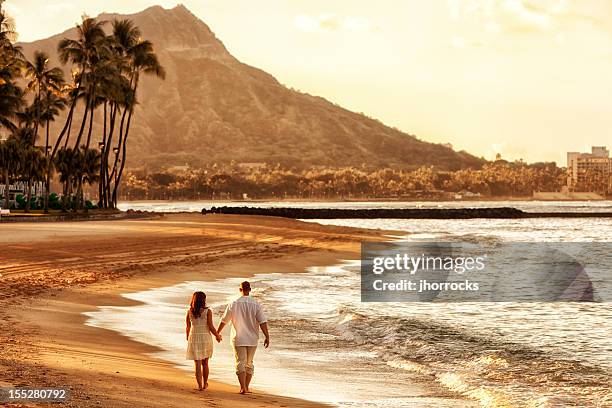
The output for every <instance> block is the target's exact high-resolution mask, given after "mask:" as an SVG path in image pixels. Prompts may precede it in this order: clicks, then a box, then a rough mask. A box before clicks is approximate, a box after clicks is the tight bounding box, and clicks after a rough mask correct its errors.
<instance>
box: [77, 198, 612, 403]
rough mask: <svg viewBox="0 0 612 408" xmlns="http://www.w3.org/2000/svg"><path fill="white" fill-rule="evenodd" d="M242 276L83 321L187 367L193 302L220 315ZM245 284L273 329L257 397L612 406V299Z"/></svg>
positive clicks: (417, 228) (194, 285)
mask: <svg viewBox="0 0 612 408" xmlns="http://www.w3.org/2000/svg"><path fill="white" fill-rule="evenodd" d="M248 204H249V205H253V204H254V203H248ZM268 204H270V203H268ZM280 204H282V205H283V206H286V205H288V203H280ZM291 204H292V205H298V203H291ZM438 204H439V203H404V204H403V205H401V204H400V203H345V202H342V203H325V204H322V203H314V204H313V203H309V204H308V206H311V207H317V206H326V207H329V206H333V207H342V208H380V207H384V208H387V207H388V206H390V205H391V206H414V205H421V206H437V205H438ZM454 204H455V205H459V204H462V205H465V203H454ZM475 204H478V206H514V207H517V208H521V209H524V210H526V211H529V210H531V211H576V210H581V211H606V210H608V211H609V210H610V209H612V203H611V202H596V203H582V202H581V203H557V204H554V203H537V202H523V203H520V205H517V203H516V202H507V203H506V202H504V203H500V202H494V203H486V204H482V203H468V206H475ZM128 205H131V204H128ZM138 205H140V206H141V207H136V206H135V205H134V206H133V207H132V208H140V209H145V207H144V206H145V204H138ZM185 205H188V206H189V205H193V203H192V204H184V203H169V204H164V203H157V204H151V203H146V206H147V207H146V208H147V209H155V210H158V211H159V210H161V209H169V208H172V209H174V210H176V209H177V208H185V207H184V206H185ZM197 205H199V209H201V208H202V203H197ZM208 205H209V206H212V205H217V206H219V205H220V204H219V203H213V204H212V205H210V204H208ZM226 205H235V203H227V204H226ZM257 205H262V206H263V205H265V204H264V203H257ZM274 205H279V203H276V204H274ZM309 222H319V223H322V224H333V225H345V226H355V227H362V228H378V229H388V230H394V231H402V232H403V234H402V235H400V236H397V235H396V236H393V237H390V240H391V239H393V240H405V241H411V242H412V241H438V242H448V241H457V242H460V241H470V242H474V241H476V242H486V241H496V242H583V243H588V242H607V241H608V240H609V239H610V233H611V232H612V220H611V219H598V218H592V219H562V218H561V219H560V218H556V219H521V220H393V219H384V220H382V219H360V220H350V219H343V220H309ZM204 267H205V266H204ZM610 278H611V279H612V277H610ZM240 280H241V279H223V280H218V281H214V282H184V283H181V284H178V285H174V286H171V287H166V288H158V289H152V290H148V291H144V292H139V293H128V294H125V297H127V298H129V299H133V300H138V301H140V302H141V304H140V305H137V306H130V307H114V306H113V307H111V306H108V307H101V308H100V309H99V310H97V311H94V312H90V313H88V320H87V324H88V325H92V326H96V327H103V328H106V329H111V330H116V331H118V332H120V333H122V334H124V335H126V336H128V337H130V338H133V339H135V340H138V341H141V342H144V343H147V344H151V345H155V346H158V347H159V348H160V349H161V350H162V351H160V352H159V353H157V354H156V356H157V357H160V358H163V359H166V360H168V361H171V362H172V363H173V364H175V365H176V366H178V367H181V368H184V369H185V370H188V371H191V370H192V369H193V368H192V364H193V363H192V362H190V361H187V360H185V359H184V352H185V339H184V327H183V325H184V314H185V311H186V307H187V304H188V302H189V299H190V296H191V294H192V293H193V291H194V290H203V291H205V292H206V293H207V296H208V300H209V302H210V306H211V307H212V308H213V310H214V311H215V319H216V320H218V318H219V316H220V314H221V313H222V311H223V307H224V305H225V304H226V303H227V301H228V300H229V299H230V298H231V297H233V296H236V295H237V294H238V293H237V287H238V283H239V281H240ZM251 282H252V285H253V287H254V292H253V295H254V296H255V297H257V298H258V300H259V301H260V302H261V303H262V304H263V306H264V308H265V310H266V312H267V314H268V317H269V319H270V326H271V332H272V347H271V348H270V349H268V350H264V349H263V347H262V348H260V350H258V351H257V355H256V367H257V368H256V374H255V379H254V386H255V387H256V388H258V389H261V390H265V391H269V392H273V393H277V394H282V395H287V396H292V397H298V398H304V399H308V400H314V401H321V402H326V403H330V404H332V405H337V406H343V407H457V406H459V407H464V406H474V407H478V406H480V407H566V406H572V407H576V406H578V407H606V406H612V380H611V379H612V376H611V372H612V342H611V341H610V338H611V334H612V303H606V302H567V303H511V302H506V303H417V302H412V303H401V302H397V303H362V302H361V301H360V291H359V286H360V274H359V261H358V260H345V261H343V262H341V263H339V264H338V265H329V266H326V267H312V268H309V269H308V271H307V272H306V273H303V274H282V273H269V274H259V275H256V276H255V277H254V278H252V279H251ZM609 282H610V281H608V283H609ZM604 289H605V290H610V286H606V287H604ZM607 299H610V296H608V297H607ZM225 337H229V331H227V332H226V333H225ZM211 379H216V380H221V381H224V382H230V383H234V382H235V375H234V373H233V356H232V354H231V350H230V348H229V344H228V343H227V341H226V340H224V341H223V342H222V343H221V344H220V345H217V346H216V348H215V355H214V357H213V359H212V360H211Z"/></svg>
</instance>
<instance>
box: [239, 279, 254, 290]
mask: <svg viewBox="0 0 612 408" xmlns="http://www.w3.org/2000/svg"><path fill="white" fill-rule="evenodd" d="M240 289H242V291H243V292H244V291H245V290H246V291H250V290H251V284H250V283H249V282H248V281H244V282H242V283H241V284H240Z"/></svg>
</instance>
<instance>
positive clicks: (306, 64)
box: [4, 0, 612, 165]
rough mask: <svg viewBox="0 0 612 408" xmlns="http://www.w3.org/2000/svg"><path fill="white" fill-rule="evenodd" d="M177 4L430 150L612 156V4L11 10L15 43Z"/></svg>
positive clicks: (224, 37)
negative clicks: (110, 15)
mask: <svg viewBox="0 0 612 408" xmlns="http://www.w3.org/2000/svg"><path fill="white" fill-rule="evenodd" d="M122 3H123V4H122ZM179 3H183V4H184V5H185V6H186V7H188V8H189V9H190V10H191V11H192V12H193V13H194V14H195V15H196V16H198V17H199V18H200V19H202V20H203V21H204V22H205V23H206V24H208V25H209V26H210V27H211V29H212V30H213V31H214V32H215V33H216V35H217V36H218V37H219V39H221V41H223V43H224V44H225V46H226V47H227V48H228V50H229V51H230V52H231V53H232V54H233V55H234V56H235V57H237V58H238V59H240V60H241V61H243V62H245V63H247V64H250V65H253V66H256V67H258V68H261V69H264V70H266V71H268V72H269V73H271V74H272V75H274V76H276V77H277V78H278V79H279V81H281V82H282V83H284V84H286V85H287V86H290V87H294V88H297V89H300V90H301V91H304V92H308V93H311V94H317V95H321V96H323V97H325V98H327V99H329V100H331V101H333V102H336V103H338V104H340V105H342V106H344V107H346V108H348V109H351V110H354V111H357V112H364V113H366V114H367V115H369V116H372V117H375V118H377V119H380V120H381V121H382V122H384V123H385V124H388V125H390V126H396V127H398V128H399V129H401V130H403V131H405V132H407V133H410V134H415V135H416V136H417V137H419V138H420V139H423V140H425V141H429V142H437V143H447V142H449V143H452V144H453V146H454V147H455V149H457V150H460V149H465V150H467V151H468V152H470V153H472V154H475V155H478V156H484V157H485V158H487V159H493V158H494V156H495V154H496V153H498V152H499V153H501V154H502V157H504V158H506V159H509V160H514V159H519V158H523V159H525V160H526V161H529V162H533V161H557V163H558V164H559V165H565V153H566V152H567V151H587V150H590V146H591V145H607V146H608V147H610V146H611V145H612V115H611V113H612V106H611V104H610V103H609V102H608V95H609V94H610V92H611V91H612V77H611V76H610V75H609V74H608V73H609V72H610V71H611V70H612V41H610V40H612V23H610V22H609V19H606V18H605V17H606V16H610V15H611V14H612V3H607V2H606V1H605V0H592V1H580V2H578V1H572V0H565V1H563V0H549V1H546V0H541V1H535V0H534V1H524V0H523V1H520V0H499V1H491V0H471V1H463V0H453V1H446V0H438V1H432V2H427V3H424V2H419V1H416V0H414V1H405V2H404V1H402V2H399V1H383V2H379V3H378V4H377V5H376V6H374V5H373V4H371V3H369V2H361V1H352V2H348V1H344V0H342V1H336V2H333V3H331V2H328V1H323V0H313V1H309V2H305V1H292V2H282V1H272V0H270V1H264V2H257V4H253V3H252V2H248V1H246V0H234V1H232V2H227V1H224V2H221V1H220V0H210V1H191V0H183V1H165V0H158V1H147V0H135V1H130V4H129V5H127V4H125V2H120V1H117V0H111V1H97V0H96V1H89V2H88V3H87V4H82V3H80V2H76V1H73V0H51V1H45V2H42V1H39V0H20V1H19V2H16V1H11V0H8V1H6V2H5V3H4V7H5V9H6V10H7V11H8V12H9V13H10V14H11V15H12V16H13V17H14V18H15V20H16V23H17V30H18V32H19V34H20V38H19V40H20V41H24V42H29V41H34V40H37V39H42V38H47V37H49V36H52V35H55V34H58V33H61V32H63V31H65V30H66V29H68V28H70V27H72V26H74V24H75V23H76V22H78V21H79V20H80V15H81V14H82V13H86V14H89V15H92V16H96V15H98V14H100V13H102V12H116V13H124V14H130V13H135V12H138V11H141V10H143V9H145V8H147V7H150V6H152V5H161V6H163V7H165V8H171V7H174V6H176V5H177V4H179ZM228 4H229V5H228ZM33 10H39V11H36V12H34V11H33ZM236 10H239V11H236ZM245 33H248V35H245ZM279 33H282V35H279Z"/></svg>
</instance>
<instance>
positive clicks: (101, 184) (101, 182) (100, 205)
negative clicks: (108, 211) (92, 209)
mask: <svg viewBox="0 0 612 408" xmlns="http://www.w3.org/2000/svg"><path fill="white" fill-rule="evenodd" d="M106 106H107V102H106V101H104V128H103V130H102V144H103V146H104V147H103V148H102V151H101V152H100V154H101V156H102V157H101V159H100V180H99V181H98V208H104V202H103V201H104V200H103V198H102V195H103V192H104V183H105V179H104V152H105V149H106V124H107V111H106ZM111 112H112V107H111Z"/></svg>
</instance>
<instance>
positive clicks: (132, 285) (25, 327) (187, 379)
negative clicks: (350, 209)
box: [0, 214, 388, 408]
mask: <svg viewBox="0 0 612 408" xmlns="http://www.w3.org/2000/svg"><path fill="white" fill-rule="evenodd" d="M384 234H388V232H382V231H380V232H378V231H371V230H359V229H350V228H344V227H334V226H322V225H317V224H308V223H303V222H300V221H294V220H288V219H280V218H272V217H257V216H232V215H207V216H202V215H199V214H176V215H166V216H165V217H162V218H155V219H149V220H117V221H103V222H100V221H98V222H60V223H11V224H4V225H2V226H1V234H0V243H1V244H2V259H3V262H2V264H0V274H2V275H1V276H0V294H1V295H2V296H1V299H0V386H16V387H51V386H68V387H70V389H71V390H72V391H71V392H72V395H71V398H70V401H69V402H68V403H65V404H62V406H68V407H90V406H91V407H100V406H103V407H108V406H112V407H130V408H131V407H134V406H138V407H184V406H189V405H192V403H193V404H198V403H200V404H201V403H202V402H204V403H206V405H207V406H213V407H225V406H227V407H264V406H265V407H269V406H272V407H275V406H276V407H283V406H291V407H309V406H317V405H318V404H316V403H312V402H307V401H300V400H296V399H291V398H286V397H279V396H273V395H267V394H265V393H258V392H256V393H255V394H254V395H249V396H242V395H239V394H237V387H236V385H235V384H221V383H215V382H212V381H211V384H210V389H209V390H207V391H204V392H198V391H197V390H195V380H194V379H193V377H192V376H191V375H188V374H186V373H185V372H184V371H182V370H179V369H177V368H175V367H173V366H172V365H171V364H169V363H168V362H165V361H163V360H160V359H156V358H151V357H149V356H148V355H147V353H152V352H155V351H157V350H156V349H154V348H153V347H151V346H147V345H144V344H142V343H138V342H135V341H132V340H130V339H128V338H126V337H123V336H121V335H119V334H117V333H115V332H113V331H108V330H103V329H98V328H93V327H89V326H86V325H85V324H84V322H85V316H84V315H83V313H84V312H87V311H92V310H95V309H96V307H97V306H101V305H128V304H130V303H129V302H130V301H129V300H127V299H125V298H123V297H121V296H120V294H121V293H126V292H132V291H139V290H145V289H149V288H153V287H161V286H168V285H172V284H175V283H179V282H183V281H186V280H212V279H220V278H228V277H245V278H247V277H249V276H252V275H253V274H256V273H263V272H281V271H282V272H285V273H287V272H296V273H299V272H302V271H303V270H304V268H306V267H308V266H313V265H329V264H333V263H335V262H337V261H338V260H340V259H346V258H351V257H352V258H354V257H355V256H358V253H359V244H360V242H361V241H362V240H381V239H384ZM272 333H273V332H272ZM213 369H214V367H213ZM261 375H264V374H263V373H262V374H261ZM255 383H256V379H255ZM13 406H19V405H17V404H14V405H13Z"/></svg>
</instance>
